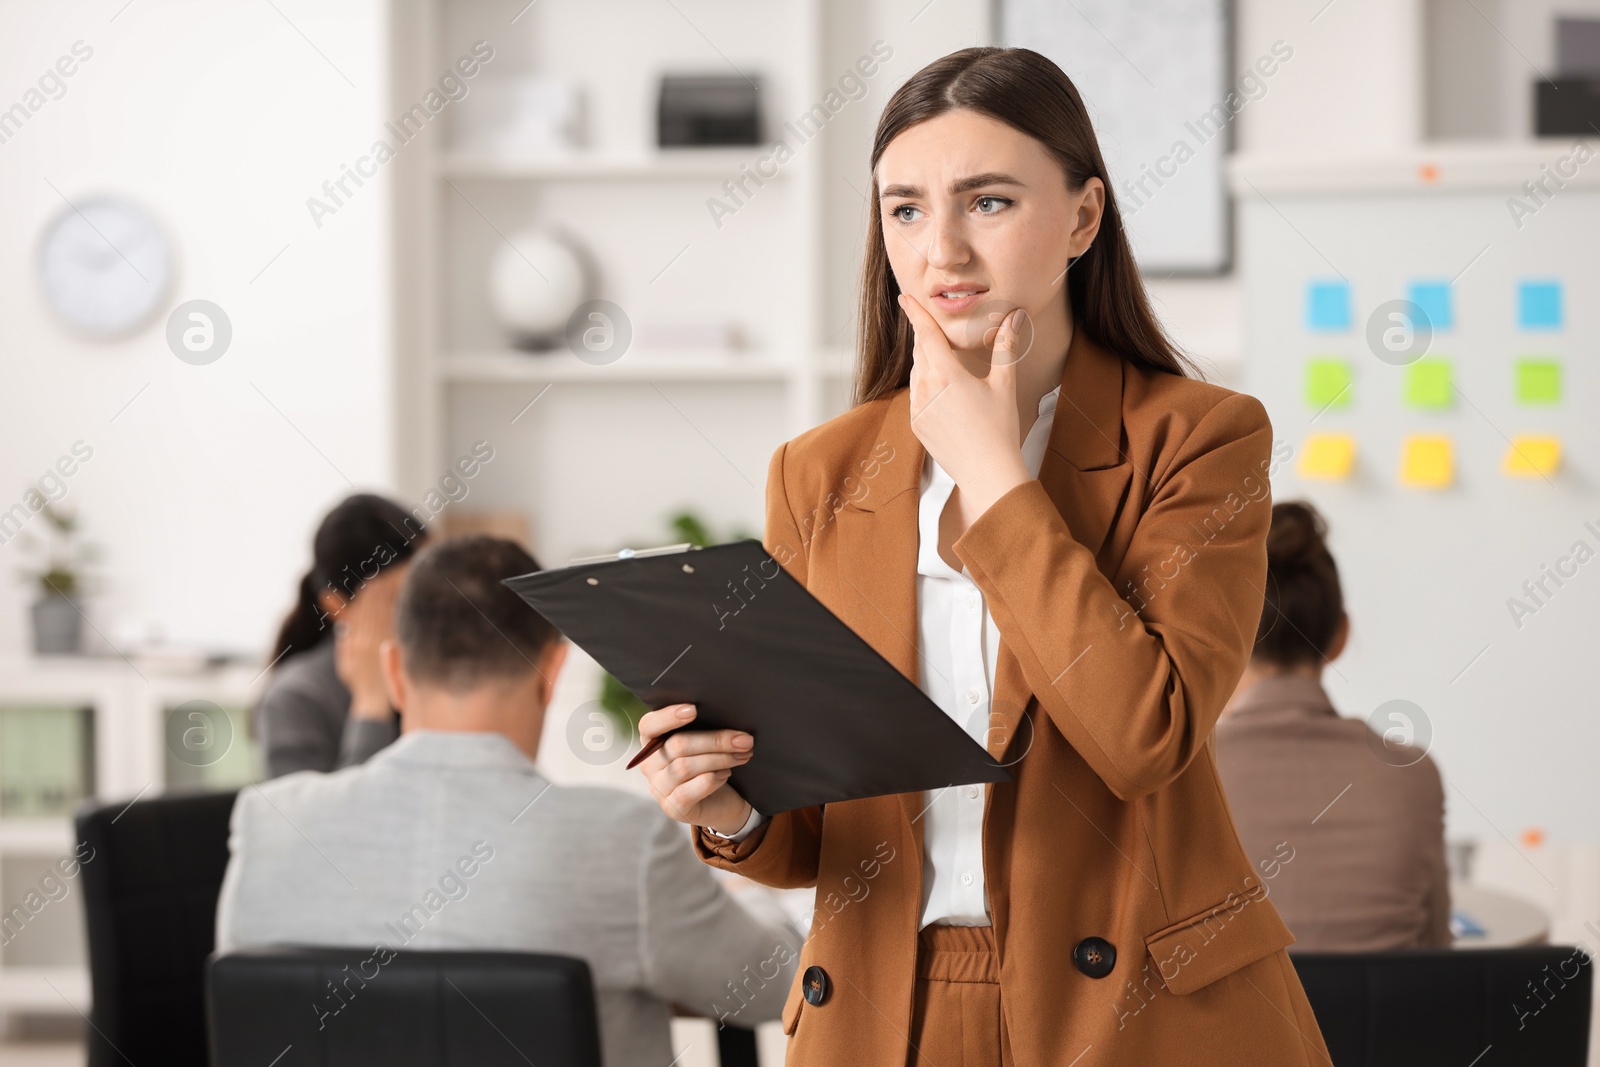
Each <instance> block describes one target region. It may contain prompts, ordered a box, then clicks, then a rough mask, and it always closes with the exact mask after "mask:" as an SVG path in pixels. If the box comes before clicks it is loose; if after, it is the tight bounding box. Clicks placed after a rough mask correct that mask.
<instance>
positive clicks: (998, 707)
mask: <svg viewBox="0 0 1600 1067" xmlns="http://www.w3.org/2000/svg"><path fill="white" fill-rule="evenodd" d="M1122 366H1123V362H1122V360H1121V359H1120V358H1118V357H1117V356H1115V355H1113V354H1111V353H1109V352H1107V351H1106V350H1105V349H1103V348H1101V347H1100V346H1099V345H1097V344H1095V343H1094V342H1093V341H1090V340H1089V339H1088V338H1087V337H1085V336H1084V334H1083V331H1082V330H1081V329H1079V330H1075V331H1074V333H1073V339H1072V343H1071V345H1070V347H1069V348H1068V351H1067V359H1066V365H1065V367H1064V369H1063V372H1062V378H1061V395H1060V398H1059V400H1058V401H1057V403H1056V411H1055V419H1054V422H1053V424H1052V426H1051V429H1050V440H1049V443H1048V446H1047V448H1046V450H1045V454H1044V459H1043V462H1042V463H1041V464H1040V468H1039V482H1040V484H1042V485H1043V486H1044V489H1045V491H1046V492H1047V493H1048V494H1049V495H1050V499H1051V500H1052V502H1054V504H1055V506H1056V509H1057V510H1058V511H1059V512H1060V513H1061V515H1062V518H1063V519H1065V520H1066V523H1067V528H1068V529H1069V530H1070V531H1071V532H1072V536H1073V538H1074V539H1075V540H1077V541H1078V542H1079V543H1080V544H1082V545H1083V546H1084V547H1085V548H1087V549H1088V550H1089V551H1090V552H1091V553H1094V554H1095V555H1096V556H1098V555H1099V553H1100V549H1101V546H1102V545H1103V543H1104V542H1105V539H1106V535H1107V533H1108V532H1109V531H1110V529H1111V524H1112V521H1113V520H1114V519H1115V517H1116V514H1117V511H1118V509H1119V508H1120V506H1121V504H1122V500H1123V498H1124V496H1125V495H1126V493H1127V489H1128V484H1129V481H1130V479H1131V476H1132V473H1133V468H1132V465H1131V464H1129V463H1126V462H1124V461H1123V460H1122V456H1121V445H1120V442H1121V440H1122ZM910 403H911V394H910V390H909V389H906V388H902V389H900V390H898V391H897V392H895V393H894V394H892V395H891V396H890V398H889V401H888V403H887V405H886V406H885V409H884V419H883V423H882V425H881V426H880V428H879V431H878V434H877V438H876V440H875V442H874V444H876V441H887V442H888V443H889V445H890V446H891V447H892V448H893V450H894V451H893V454H892V458H891V459H890V460H889V461H887V462H886V463H884V465H883V468H882V470H881V471H880V472H879V475H878V477H876V478H874V479H872V480H871V481H870V482H869V483H868V484H867V489H866V491H865V492H864V493H863V494H861V497H860V499H859V500H854V501H847V502H846V503H845V505H844V507H843V508H842V509H841V511H840V512H839V515H838V520H837V521H838V522H839V544H840V548H839V553H838V562H839V567H840V572H841V574H842V576H843V578H844V580H845V583H846V585H847V586H849V587H851V591H850V592H845V591H844V590H841V591H840V592H841V595H842V596H843V597H844V598H845V599H847V600H848V599H850V598H852V597H854V598H857V599H856V603H857V604H858V605H859V607H858V610H856V611H854V612H852V613H851V625H852V627H853V628H855V630H856V632H857V633H859V634H860V635H861V636H862V638H863V639H864V640H866V642H867V643H868V644H870V645H872V647H873V648H875V649H877V651H878V652H879V653H880V654H881V655H882V656H883V657H884V658H885V659H887V660H888V661H889V662H890V663H893V664H894V665H895V667H896V668H897V669H899V671H900V672H901V673H902V674H904V675H905V676H906V677H907V678H909V679H910V680H911V681H912V682H913V683H915V682H917V681H918V675H919V672H918V669H917V584H916V583H917V548H918V528H917V517H918V507H919V503H920V498H921V493H920V490H921V485H922V467H923V464H924V462H925V457H926V455H927V450H926V449H925V448H924V447H923V445H922V442H921V441H920V440H918V439H917V436H916V434H915V433H914V432H913V431H912V429H911V418H910ZM1032 696H1033V691H1032V689H1031V688H1030V687H1029V685H1028V683H1027V680H1026V679H1025V678H1024V677H1023V674H1022V668H1021V665H1020V664H1019V662H1018V661H1017V658H1016V655H1015V654H1014V653H1013V652H1012V651H1011V648H1010V643H1009V642H1008V641H1007V640H1006V637H1005V634H1004V633H1002V634H1001V635H1000V651H999V657H998V659H997V661H996V664H995V692H994V700H993V703H992V705H991V707H992V709H993V712H992V715H991V727H992V728H991V730H990V733H989V738H990V740H989V746H988V748H989V753H990V755H992V756H994V757H995V758H996V759H998V760H1003V759H1004V756H1005V750H1006V748H1007V747H1008V746H1009V744H1010V742H1011V740H1012V738H1013V737H1015V735H1016V732H1017V727H1018V724H1019V723H1020V721H1021V719H1022V716H1023V713H1024V712H1025V711H1026V709H1027V706H1028V702H1029V700H1030V699H1031V698H1032ZM1024 751H1025V749H1024ZM900 800H901V804H902V806H903V807H904V809H905V814H906V818H907V820H908V821H909V822H910V824H911V826H910V828H911V831H912V834H913V838H914V840H915V841H916V843H917V849H918V853H919V855H920V853H921V848H922V826H921V821H920V817H921V814H922V805H923V803H924V801H923V799H922V797H921V795H920V794H916V793H906V794H902V795H901V797H900Z"/></svg>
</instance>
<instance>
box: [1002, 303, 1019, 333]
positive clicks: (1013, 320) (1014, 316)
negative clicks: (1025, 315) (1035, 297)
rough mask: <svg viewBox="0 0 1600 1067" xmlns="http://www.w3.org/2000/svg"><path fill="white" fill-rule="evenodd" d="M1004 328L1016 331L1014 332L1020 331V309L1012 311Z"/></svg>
mask: <svg viewBox="0 0 1600 1067" xmlns="http://www.w3.org/2000/svg"><path fill="white" fill-rule="evenodd" d="M1006 326H1007V327H1008V328H1009V329H1011V330H1012V331H1016V330H1020V329H1022V309H1021V308H1018V309H1017V310H1015V311H1013V312H1012V313H1011V317H1010V318H1008V319H1007V320H1006Z"/></svg>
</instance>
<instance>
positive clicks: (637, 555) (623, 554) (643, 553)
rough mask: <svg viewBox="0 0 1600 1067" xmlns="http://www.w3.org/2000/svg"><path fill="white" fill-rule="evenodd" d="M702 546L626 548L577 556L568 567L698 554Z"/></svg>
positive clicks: (686, 543)
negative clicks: (618, 550)
mask: <svg viewBox="0 0 1600 1067" xmlns="http://www.w3.org/2000/svg"><path fill="white" fill-rule="evenodd" d="M698 551H700V546H699V545H697V544H693V543H691V542H689V541H684V542H683V543H681V544H676V545H663V546H662V547H661V548H624V549H622V550H621V551H620V552H603V553H601V554H600V555H598V556H575V557H574V558H573V559H572V560H570V561H569V563H568V566H572V567H576V566H577V565H578V564H580V563H611V562H613V561H615V560H619V559H644V558H646V557H648V556H666V555H670V554H671V553H673V552H698Z"/></svg>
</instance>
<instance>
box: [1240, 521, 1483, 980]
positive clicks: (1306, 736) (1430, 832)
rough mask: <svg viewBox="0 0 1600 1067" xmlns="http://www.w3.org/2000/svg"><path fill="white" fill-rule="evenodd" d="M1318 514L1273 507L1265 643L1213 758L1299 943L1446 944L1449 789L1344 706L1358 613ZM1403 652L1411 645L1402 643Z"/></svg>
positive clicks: (1316, 946)
mask: <svg viewBox="0 0 1600 1067" xmlns="http://www.w3.org/2000/svg"><path fill="white" fill-rule="evenodd" d="M1326 536H1327V530H1326V526H1325V524H1324V522H1323V520H1322V517H1321V516H1320V515H1319V514H1318V513H1317V511H1316V510H1315V509H1314V508H1312V507H1311V505H1309V504H1304V503H1298V502H1287V503H1282V504H1277V505H1275V506H1274V507H1273V509H1272V530H1271V532H1270V533H1269V534H1268V537H1267V585H1266V605H1265V607H1264V608H1263V609H1262V613H1261V623H1260V625H1259V627H1258V629H1257V636H1256V645H1255V651H1254V652H1253V653H1252V655H1251V659H1250V664H1249V666H1248V667H1247V668H1246V670H1245V673H1244V675H1243V677H1242V678H1241V679H1240V681H1239V685H1238V688H1237V689H1236V690H1235V692H1234V695H1233V698H1232V699H1231V700H1230V701H1229V702H1228V705H1227V707H1226V708H1225V709H1224V710H1223V715H1222V719H1221V721H1219V722H1218V723H1217V732H1216V741H1217V770H1218V771H1219V772H1220V773H1221V776H1222V784H1223V788H1224V790H1225V791H1226V792H1227V794H1228V803H1229V806H1230V807H1231V809H1232V811H1233V819H1234V823H1235V824H1236V825H1237V827H1238V830H1239V839H1240V840H1241V841H1242V842H1243V843H1244V846H1245V851H1246V852H1247V853H1248V854H1249V856H1250V858H1251V859H1252V860H1255V861H1256V862H1257V864H1258V865H1259V867H1260V869H1261V870H1262V871H1263V873H1264V874H1266V875H1268V876H1270V881H1268V882H1267V883H1266V884H1267V885H1268V887H1269V888H1270V890H1271V893H1272V903H1273V904H1274V905H1276V906H1277V909H1278V912H1279V914H1281V915H1282V916H1283V920H1284V922H1286V923H1288V925H1289V929H1290V930H1291V931H1293V933H1294V936H1295V944H1294V947H1293V949H1292V950H1291V951H1294V950H1308V951H1363V950H1365V951H1372V950H1383V949H1395V948H1426V947H1432V946H1441V945H1448V944H1450V940H1451V937H1450V883H1449V874H1448V871H1447V868H1446V866H1445V848H1444V789H1443V787H1442V785H1441V784H1440V781H1439V769H1438V767H1436V766H1435V765H1434V762H1433V760H1432V759H1430V758H1429V757H1428V755H1427V754H1426V753H1425V752H1424V751H1422V750H1421V749H1418V748H1414V747H1411V746H1409V745H1404V744H1398V743H1396V739H1395V738H1394V737H1392V736H1387V734H1386V735H1384V736H1380V735H1379V734H1378V733H1376V732H1375V731H1374V730H1373V729H1372V728H1371V727H1370V726H1368V725H1367V723H1366V722H1364V721H1362V720H1361V719H1347V718H1343V717H1341V716H1340V715H1339V713H1338V712H1337V711H1335V710H1334V707H1333V704H1332V702H1331V701H1329V699H1328V694H1327V693H1326V692H1324V691H1323V688H1322V683H1321V677H1322V668H1323V666H1324V665H1325V664H1327V663H1329V662H1331V661H1332V660H1333V659H1335V658H1336V657H1337V656H1338V655H1339V653H1340V652H1342V651H1343V650H1344V646H1345V640H1346V639H1347V638H1348V636H1349V633H1350V619H1349V617H1348V616H1347V615H1346V614H1345V611H1344V596H1343V593H1342V591H1341V590H1340V587H1339V571H1338V568H1337V567H1336V566H1335V565H1334V562H1333V556H1332V554H1331V553H1329V551H1328V546H1327V543H1326ZM1402 654H1403V653H1402Z"/></svg>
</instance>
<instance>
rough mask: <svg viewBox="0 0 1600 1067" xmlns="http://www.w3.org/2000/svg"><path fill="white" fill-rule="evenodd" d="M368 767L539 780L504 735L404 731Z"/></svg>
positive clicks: (524, 756) (527, 760)
mask: <svg viewBox="0 0 1600 1067" xmlns="http://www.w3.org/2000/svg"><path fill="white" fill-rule="evenodd" d="M367 762H368V763H379V762H382V763H395V764H401V765H405V766H411V767H449V768H455V769H464V770H465V769H470V770H504V771H512V772H516V773H521V774H531V775H533V776H535V777H542V775H540V774H539V772H538V769H537V768H536V767H535V766H534V763H533V761H532V760H530V759H529V758H528V757H527V756H526V755H524V754H523V751H522V750H521V749H520V748H518V747H517V746H516V745H514V744H512V743H511V739H510V738H508V737H507V736H506V735H505V734H500V733H490V732H480V733H468V732H465V731H460V730H408V731H406V732H405V733H404V734H401V735H400V739H399V740H397V741H396V742H395V743H394V744H392V745H389V746H388V747H387V748H384V749H381V750H380V751H378V752H377V753H376V754H375V755H373V757H372V758H371V759H370V760H368V761H367Z"/></svg>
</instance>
